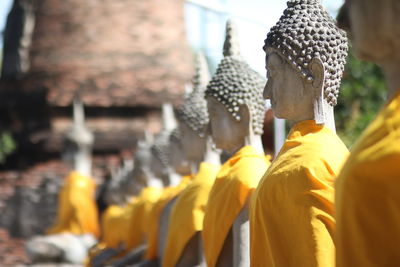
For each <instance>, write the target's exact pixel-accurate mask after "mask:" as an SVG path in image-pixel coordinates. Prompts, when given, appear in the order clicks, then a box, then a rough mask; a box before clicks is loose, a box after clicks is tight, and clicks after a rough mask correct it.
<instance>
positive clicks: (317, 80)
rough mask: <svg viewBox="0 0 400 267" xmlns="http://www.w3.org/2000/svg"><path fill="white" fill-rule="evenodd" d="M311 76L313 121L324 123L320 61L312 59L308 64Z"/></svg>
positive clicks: (322, 67)
mask: <svg viewBox="0 0 400 267" xmlns="http://www.w3.org/2000/svg"><path fill="white" fill-rule="evenodd" d="M309 70H310V71H311V75H312V77H313V80H312V82H311V87H312V88H313V91H314V120H315V122H316V123H317V124H324V123H325V111H324V104H323V101H324V83H325V67H324V64H323V63H322V61H321V59H319V58H313V59H312V60H311V62H310V68H309Z"/></svg>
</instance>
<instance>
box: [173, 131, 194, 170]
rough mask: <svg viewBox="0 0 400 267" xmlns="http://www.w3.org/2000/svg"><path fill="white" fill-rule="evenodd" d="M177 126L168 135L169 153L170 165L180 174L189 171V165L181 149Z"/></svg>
mask: <svg viewBox="0 0 400 267" xmlns="http://www.w3.org/2000/svg"><path fill="white" fill-rule="evenodd" d="M181 138H182V137H181V134H180V131H179V128H176V129H175V130H173V131H172V132H171V134H170V136H169V149H168V150H169V155H170V163H171V167H172V168H173V169H174V170H175V172H176V173H178V174H180V175H187V174H189V173H190V165H189V162H188V161H187V160H186V156H185V153H184V151H183V147H182V142H181Z"/></svg>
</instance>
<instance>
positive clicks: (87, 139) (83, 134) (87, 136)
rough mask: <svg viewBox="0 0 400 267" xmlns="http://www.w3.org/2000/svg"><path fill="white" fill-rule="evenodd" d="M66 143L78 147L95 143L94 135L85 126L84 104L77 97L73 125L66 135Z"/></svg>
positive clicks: (74, 105)
mask: <svg viewBox="0 0 400 267" xmlns="http://www.w3.org/2000/svg"><path fill="white" fill-rule="evenodd" d="M65 141H67V142H71V143H73V144H75V145H77V146H91V145H92V144H93V142H94V136H93V133H92V132H91V131H90V130H89V129H88V128H87V127H86V125H85V112H84V107H83V103H82V101H81V100H80V99H79V98H77V97H76V98H75V99H74V102H73V125H72V127H71V128H70V129H69V130H68V132H67V133H66V135H65Z"/></svg>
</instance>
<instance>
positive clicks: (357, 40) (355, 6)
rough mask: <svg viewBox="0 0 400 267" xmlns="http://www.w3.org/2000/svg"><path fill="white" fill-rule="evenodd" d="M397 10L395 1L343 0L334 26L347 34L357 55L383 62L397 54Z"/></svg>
mask: <svg viewBox="0 0 400 267" xmlns="http://www.w3.org/2000/svg"><path fill="white" fill-rule="evenodd" d="M399 12H400V2H399V1H398V0H382V1H376V0H346V1H345V3H344V5H343V7H342V8H341V10H340V12H339V15H338V26H339V27H340V28H342V29H344V30H346V32H347V33H348V35H349V38H350V39H351V44H352V47H353V49H354V51H355V53H356V55H357V56H358V57H359V58H361V59H363V60H368V61H373V62H376V63H378V64H381V65H385V64H387V63H388V62H390V61H393V60H396V61H398V60H399V57H400V53H399V52H398V51H399V49H400V38H399V35H400V24H399V17H398V16H399Z"/></svg>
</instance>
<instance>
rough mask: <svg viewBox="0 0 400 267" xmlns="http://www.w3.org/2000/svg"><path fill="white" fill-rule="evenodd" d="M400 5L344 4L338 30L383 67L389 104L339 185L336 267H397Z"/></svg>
mask: <svg viewBox="0 0 400 267" xmlns="http://www.w3.org/2000/svg"><path fill="white" fill-rule="evenodd" d="M399 11H400V2H399V1H397V0H385V1H371V0H364V1H360V0H352V1H345V4H344V5H343V7H342V9H341V11H340V13H339V16H338V24H339V27H341V28H343V29H344V30H346V31H347V32H348V33H349V38H350V40H351V43H352V48H353V50H354V53H355V54H356V56H358V57H359V58H360V59H362V60H367V61H372V62H375V63H377V64H379V65H380V67H381V68H382V70H383V72H384V73H385V76H386V80H387V84H388V100H387V103H386V104H385V106H384V107H383V108H382V109H381V111H380V112H379V113H378V115H377V117H376V118H375V119H374V120H373V121H372V123H371V124H370V125H369V126H368V127H367V129H366V130H365V131H364V133H363V134H362V135H361V136H360V139H359V140H358V141H357V142H356V143H355V145H354V146H353V147H352V150H351V154H350V156H349V158H348V160H347V161H346V163H345V164H344V167H343V168H342V170H341V173H340V175H339V176H338V178H337V181H336V203H335V205H336V221H337V223H336V248H337V253H336V266H340V267H344V266H366V267H370V266H397V265H399V264H400V255H399V253H398V250H397V248H398V247H399V246H400V230H399V228H398V227H397V226H398V225H399V223H400V219H399V218H400V217H399V215H400V198H399V194H398V192H397V190H396V189H397V188H398V185H399V182H400V180H399V178H400V165H399V162H400V52H399V51H400V37H399V36H400V27H399V25H400V17H399V16H398V14H399Z"/></svg>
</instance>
